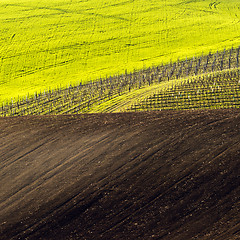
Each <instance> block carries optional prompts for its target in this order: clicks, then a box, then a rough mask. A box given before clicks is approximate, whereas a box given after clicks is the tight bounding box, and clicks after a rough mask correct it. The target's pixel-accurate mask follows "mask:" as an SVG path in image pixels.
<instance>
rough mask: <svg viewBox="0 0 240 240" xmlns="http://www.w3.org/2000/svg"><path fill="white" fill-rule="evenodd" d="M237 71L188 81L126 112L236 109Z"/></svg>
mask: <svg viewBox="0 0 240 240" xmlns="http://www.w3.org/2000/svg"><path fill="white" fill-rule="evenodd" d="M239 73H240V70H239V69H237V70H232V71H226V72H222V73H221V72H220V73H218V74H211V75H207V76H202V77H198V78H192V79H191V80H187V81H185V82H183V83H182V84H181V85H175V86H172V87H170V88H168V89H165V90H164V91H159V92H157V93H154V94H153V95H152V96H149V97H147V98H146V99H144V100H143V101H141V102H139V103H137V104H135V105H133V106H131V108H130V109H128V111H148V110H169V109H178V110H185V109H193V110H194V109H221V108H240V75H239Z"/></svg>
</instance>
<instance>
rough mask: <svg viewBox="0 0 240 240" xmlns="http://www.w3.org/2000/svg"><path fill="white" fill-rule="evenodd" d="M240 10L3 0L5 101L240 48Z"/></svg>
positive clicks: (0, 84) (143, 0) (178, 1)
mask: <svg viewBox="0 0 240 240" xmlns="http://www.w3.org/2000/svg"><path fill="white" fill-rule="evenodd" d="M239 16H240V3H239V1H237V0H221V1H220V2H219V1H217V2H214V1H212V0H205V1H182V0H174V1H166V0H134V1H124V0H115V1H114V2H113V1H109V0H87V1H74V0H65V1H62V0H54V1H46V0H3V1H0V33H1V35H0V105H2V103H3V102H5V104H6V103H8V102H9V101H11V98H12V99H13V101H17V100H18V97H19V99H22V98H25V100H26V95H28V94H29V97H30V96H33V95H34V94H36V92H37V93H40V91H41V92H43V91H44V90H45V91H47V90H49V88H50V89H51V90H52V89H54V90H55V89H57V88H58V89H61V90H63V89H64V88H67V87H68V86H69V85H72V86H76V85H77V83H79V82H81V83H82V84H86V83H89V82H91V81H95V80H97V79H99V78H104V79H105V78H107V77H109V76H115V75H120V74H122V73H124V72H125V69H127V71H128V72H129V73H130V72H136V70H139V71H140V70H141V69H144V68H146V69H147V68H149V67H150V68H152V66H153V65H154V66H157V65H160V64H162V63H163V65H166V64H167V63H169V61H172V62H173V63H176V66H174V65H173V66H172V67H173V69H172V70H173V71H174V74H177V72H176V71H175V69H174V68H176V70H181V66H177V64H184V66H183V68H182V70H184V68H185V67H186V66H187V65H188V64H190V62H189V61H190V59H191V58H192V57H193V56H197V57H200V56H201V55H207V54H208V53H209V51H211V52H216V51H217V50H220V51H222V50H223V49H224V48H226V49H230V48H231V47H234V48H236V47H238V45H239V28H240V21H239ZM186 57H187V58H188V60H187V62H186V63H184V62H183V61H182V60H184V58H186ZM212 57H213V58H214V57H215V56H212V55H211V58H212ZM178 59H179V60H181V61H179V63H177V60H178ZM201 60H202V61H206V60H207V59H201ZM210 60H214V59H209V61H210ZM219 63H220V62H219ZM193 64H195V62H194V61H193ZM201 64H202V63H201ZM207 65H208V64H207ZM166 67H167V66H166ZM189 67H190V66H189ZM213 67H214V66H213ZM219 67H221V66H220V64H219ZM167 68H168V70H170V68H169V67H167ZM163 70H164V69H163ZM209 70H210V69H209V67H208V69H205V71H209ZM154 71H155V70H154ZM161 71H162V70H161ZM192 71H194V68H193V69H192ZM202 71H204V68H203V69H202ZM169 74H170V76H169V77H171V73H169ZM184 74H186V72H184ZM189 74H191V73H189ZM180 75H181V71H180V72H179V77H181V76H180ZM29 97H28V98H29ZM52 108H54V106H53V107H52ZM25 111H27V110H26V107H25ZM44 111H46V112H47V111H49V109H47V110H46V109H45V110H44ZM50 111H51V106H50ZM59 111H60V110H59ZM65 111H66V107H64V106H63V107H62V112H65ZM40 112H41V111H40ZM55 112H58V110H56V111H55ZM23 114H24V113H23Z"/></svg>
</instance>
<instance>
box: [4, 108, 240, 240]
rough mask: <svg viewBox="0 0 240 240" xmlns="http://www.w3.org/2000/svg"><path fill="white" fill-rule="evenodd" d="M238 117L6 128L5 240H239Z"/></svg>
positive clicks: (29, 122)
mask: <svg viewBox="0 0 240 240" xmlns="http://www.w3.org/2000/svg"><path fill="white" fill-rule="evenodd" d="M239 126H240V110H211V111H210V110H209V111H162V112H141V113H119V114H91V115H74V116H70V115H69V116H28V117H13V118H0V183H1V184H0V186H1V189H0V239H3V240H6V239H64V240H66V239H94V240H95V239H106V240H109V239H124V240H126V239H163V240H167V239H169V240H177V239H179V240H180V239H183V240H186V239H201V240H202V239H209V240H210V239H211V240H212V239H218V240H221V239H224V240H226V239H231V240H235V239H239V238H240V214H239V210H240V201H239V197H240V187H239V185H240V170H239V169H240V128H239Z"/></svg>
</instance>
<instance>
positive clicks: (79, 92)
mask: <svg viewBox="0 0 240 240" xmlns="http://www.w3.org/2000/svg"><path fill="white" fill-rule="evenodd" d="M239 51H240V47H238V48H236V49H233V48H232V49H230V50H227V51H226V50H224V51H222V52H216V53H214V54H212V53H209V54H208V55H206V56H200V57H193V58H191V59H187V58H186V59H185V60H182V61H177V62H174V63H172V62H170V63H169V64H167V65H160V66H153V67H151V68H148V69H143V70H140V71H134V72H133V73H127V72H125V74H122V75H119V76H114V77H108V78H106V79H99V80H97V81H94V82H90V83H87V84H81V83H79V84H77V85H76V86H71V85H70V86H69V87H68V88H66V89H54V90H48V91H43V92H39V93H35V94H34V95H33V96H26V97H25V98H22V99H18V100H16V101H15V100H12V101H11V102H9V103H7V104H2V106H1V107H0V116H19V115H21V116H23V115H47V114H76V113H81V112H88V111H89V110H90V109H91V107H92V106H94V105H95V104H101V103H102V102H106V101H108V100H109V99H111V98H114V97H116V96H119V95H122V94H124V93H128V92H130V91H132V90H134V89H139V88H143V87H146V86H150V85H152V84H158V83H160V82H163V81H170V80H175V79H180V78H189V79H190V78H192V77H193V76H197V75H199V76H200V75H207V73H212V72H221V71H223V70H227V69H237V68H238V67H239ZM229 74H230V73H229ZM220 75H221V74H220ZM220 75H219V76H220ZM221 76H224V74H223V75H221ZM220 78H221V79H222V77H220ZM202 81H203V82H205V81H206V84H208V83H207V82H208V81H209V79H208V78H205V79H203V80H202ZM176 91H177V90H176ZM213 93H215V92H213ZM167 94H168V93H166V96H167ZM169 94H170V92H169ZM171 94H173V93H171ZM149 101H150V100H149ZM161 108H162V107H161ZM140 109H141V107H139V110H140ZM142 109H145V108H144V107H142ZM147 109H149V108H147ZM150 109H151V107H150ZM136 110H137V107H136Z"/></svg>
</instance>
